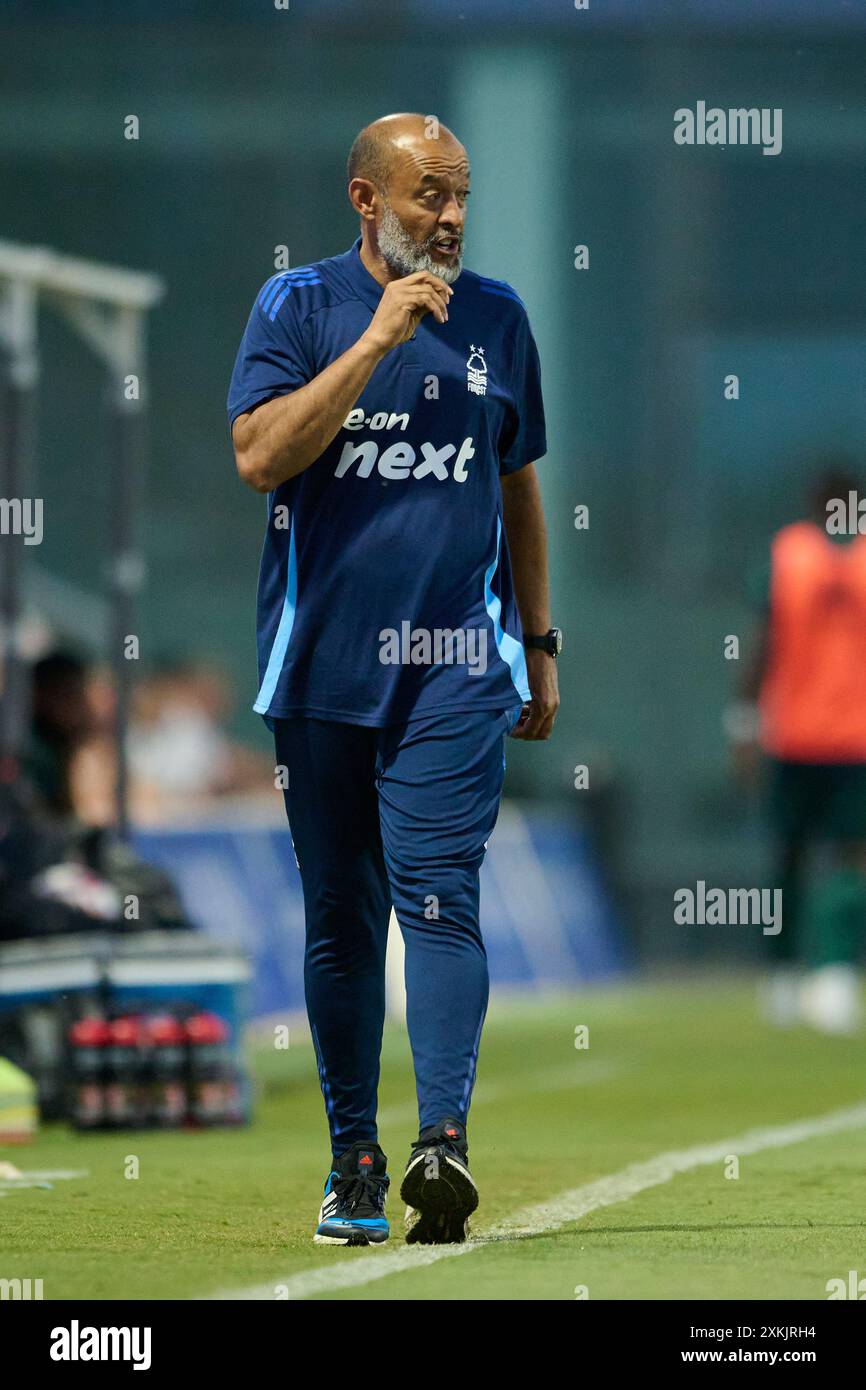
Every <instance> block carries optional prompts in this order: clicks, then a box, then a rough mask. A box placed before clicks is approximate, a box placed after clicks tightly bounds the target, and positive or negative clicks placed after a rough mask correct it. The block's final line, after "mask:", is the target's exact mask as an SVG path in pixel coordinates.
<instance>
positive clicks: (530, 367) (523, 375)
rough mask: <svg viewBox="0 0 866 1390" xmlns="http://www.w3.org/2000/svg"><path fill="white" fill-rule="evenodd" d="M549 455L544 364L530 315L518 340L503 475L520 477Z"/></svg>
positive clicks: (503, 439) (503, 437)
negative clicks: (540, 356)
mask: <svg viewBox="0 0 866 1390" xmlns="http://www.w3.org/2000/svg"><path fill="white" fill-rule="evenodd" d="M546 453H547V436H546V433H545V427H544V402H543V400H542V396H541V364H540V362H539V360H538V349H537V347H536V346H535V339H534V338H533V336H532V330H531V329H530V327H529V320H528V318H527V317H526V314H525V313H524V314H522V315H521V319H520V322H519V324H518V327H517V331H516V334H515V339H514V354H513V358H512V367H511V400H510V401H509V405H508V409H507V410H506V415H505V422H504V424H503V427H502V430H501V432H500V435H499V472H500V473H516V472H517V470H518V469H519V468H525V466H526V464H528V463H534V461H535V460H536V459H540V458H542V457H543V456H544V454H546Z"/></svg>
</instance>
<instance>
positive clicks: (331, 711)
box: [228, 238, 547, 726]
mask: <svg viewBox="0 0 866 1390" xmlns="http://www.w3.org/2000/svg"><path fill="white" fill-rule="evenodd" d="M360 245H361V242H360V238H359V239H358V241H356V242H355V244H354V246H353V247H352V248H351V250H349V251H347V252H346V253H345V254H344V255H341V256H332V257H329V258H328V259H327V260H322V261H317V262H316V263H315V264H314V265H309V266H305V267H304V268H303V269H300V270H291V271H286V272H285V273H283V274H279V275H275V276H273V277H272V278H271V279H270V280H268V281H267V283H266V284H265V286H264V288H263V289H262V291H261V293H260V294H259V296H258V298H257V300H256V303H255V304H254V305H253V309H252V312H251V314H250V318H249V322H248V324H247V328H246V332H245V333H244V336H243V339H242V341H241V345H240V349H239V351H238V356H237V361H236V362H235V368H234V372H233V374H232V380H231V385H230V387H229V397H228V412H229V422H230V423H232V422H234V420H235V419H236V418H237V416H238V415H241V414H243V413H244V412H245V411H248V410H251V409H252V408H253V407H254V406H256V405H258V404H260V403H261V402H262V401H266V400H268V399H270V398H271V397H273V396H282V395H286V394H288V393H289V392H291V391H294V390H297V388H298V387H300V386H304V385H305V384H306V383H307V382H309V381H311V380H312V379H313V378H314V377H315V376H317V375H318V374H319V373H320V372H322V371H324V369H325V368H326V367H327V366H328V365H329V364H330V363H331V362H333V361H335V360H336V358H338V357H340V356H341V355H342V354H343V353H344V352H345V351H346V350H347V349H348V348H349V347H351V346H352V344H353V343H355V342H357V340H358V338H359V337H360V336H361V334H362V333H363V332H364V330H365V329H366V328H367V327H368V326H369V323H370V320H371V319H372V317H373V314H374V312H375V310H376V308H377V307H378V304H379V301H380V299H381V297H382V293H383V291H382V287H381V286H380V285H379V284H378V282H377V281H376V280H374V278H373V277H372V275H370V273H369V272H368V271H367V270H366V269H365V267H364V265H363V262H362V261H361V257H360ZM453 289H454V294H453V296H452V298H451V302H450V304H449V306H448V322H447V323H445V324H439V323H437V322H436V320H435V319H434V318H433V316H432V314H426V315H425V316H424V318H423V319H422V320H421V322H420V324H419V326H418V330H417V332H416V334H415V337H414V338H413V339H412V340H411V341H409V342H407V343H404V344H402V345H401V346H399V347H396V348H394V349H392V351H391V352H389V353H388V354H387V355H386V356H385V357H384V358H383V359H382V361H381V362H380V363H379V364H378V366H377V367H376V369H375V371H374V372H373V375H372V376H371V377H370V380H369V381H368V383H367V385H366V386H365V388H364V390H363V392H362V393H361V395H360V397H359V399H358V401H357V403H356V405H355V407H354V409H353V410H351V411H350V412H349V414H348V415H347V417H346V420H345V421H344V423H343V426H342V428H341V429H340V430H339V432H338V433H337V435H336V438H335V439H334V440H333V441H332V442H331V444H329V445H328V447H327V449H325V451H324V453H323V454H322V455H321V456H320V457H319V458H318V459H317V460H316V461H315V463H313V464H311V465H310V467H309V468H307V469H306V470H305V471H304V472H303V473H300V474H298V476H297V477H295V478H292V479H291V480H290V481H289V482H286V483H282V484H281V485H280V486H279V487H278V488H276V489H275V490H274V491H273V492H271V493H269V495H268V525H267V531H266V534H265V540H264V546H263V550H262V558H261V568H260V572H259V588H258V658H259V693H258V697H257V699H256V702H255V706H254V708H255V709H256V710H257V711H258V712H259V713H260V714H262V715H264V716H265V720H266V722H267V723H268V724H271V721H272V720H273V719H279V718H283V717H288V716H293V715H299V714H300V715H308V716H313V717H316V718H321V719H334V720H338V721H344V722H349V723H353V724H365V725H371V726H384V725H387V724H391V723H398V722H402V721H403V720H406V719H410V718H412V717H416V716H419V715H427V714H431V713H435V712H442V711H445V710H462V709H506V708H508V707H511V706H514V705H515V704H517V703H518V701H519V700H528V699H529V687H528V684H527V679H526V662H525V659H524V654H523V644H522V633H521V629H520V619H519V617H518V613H517V607H516V604H515V600H514V593H513V588H512V579H511V565H510V561H509V557H508V546H507V543H506V538H505V531H504V527H503V523H502V499H501V493H500V487H499V475H500V474H502V473H512V472H514V471H515V470H517V469H518V468H522V467H524V465H526V464H527V463H531V462H533V461H534V460H535V459H538V458H540V457H541V456H542V455H543V454H544V453H545V451H546V447H547V446H546V442H545V431H544V408H543V404H542V398H541V382H540V369H539V362H538V353H537V350H536V347H535V342H534V340H533V337H532V333H531V331H530V327H529V321H528V319H527V315H526V310H525V308H524V306H523V303H522V302H521V300H520V299H519V298H518V296H517V295H516V294H515V292H514V290H513V289H511V287H510V286H509V285H507V284H505V283H504V282H503V281H500V280H488V279H485V278H484V277H483V276H481V275H475V274H474V273H473V272H472V271H470V270H463V271H462V272H461V274H460V276H459V278H458V279H457V280H456V281H455V283H454V286H453Z"/></svg>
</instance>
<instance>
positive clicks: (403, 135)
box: [346, 111, 466, 193]
mask: <svg viewBox="0 0 866 1390" xmlns="http://www.w3.org/2000/svg"><path fill="white" fill-rule="evenodd" d="M440 141H441V142H443V146H445V147H448V148H449V151H450V152H452V153H453V154H458V153H459V152H462V153H463V155H464V157H465V154H466V151H465V150H464V149H463V146H462V145H461V144H460V141H459V140H458V139H457V137H456V136H455V135H453V134H452V132H451V131H450V130H449V129H448V127H447V126H444V125H440V124H439V122H438V121H437V120H436V118H435V116H422V115H420V114H419V113H418V112H417V111H401V112H398V113H397V114H396V115H393V116H382V117H380V119H379V120H378V121H373V122H372V123H371V124H370V125H368V126H365V127H364V129H363V130H362V131H361V132H360V133H359V134H358V135H356V137H355V140H354V143H353V145H352V148H351V150H350V151H349V159H348V162H347V166H346V172H347V173H348V175H349V181H350V182H351V180H352V179H369V181H370V183H372V184H373V185H374V186H375V187H376V188H378V189H379V191H380V192H381V193H385V192H387V189H388V186H389V184H390V182H391V179H392V177H393V175H394V172H395V169H396V168H397V166H398V165H399V164H400V163H402V162H403V161H404V160H408V161H412V160H416V159H419V158H420V159H423V158H424V155H425V153H429V151H430V148H431V146H433V147H434V148H435V146H436V144H437V142H440Z"/></svg>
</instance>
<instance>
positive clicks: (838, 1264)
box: [0, 981, 866, 1300]
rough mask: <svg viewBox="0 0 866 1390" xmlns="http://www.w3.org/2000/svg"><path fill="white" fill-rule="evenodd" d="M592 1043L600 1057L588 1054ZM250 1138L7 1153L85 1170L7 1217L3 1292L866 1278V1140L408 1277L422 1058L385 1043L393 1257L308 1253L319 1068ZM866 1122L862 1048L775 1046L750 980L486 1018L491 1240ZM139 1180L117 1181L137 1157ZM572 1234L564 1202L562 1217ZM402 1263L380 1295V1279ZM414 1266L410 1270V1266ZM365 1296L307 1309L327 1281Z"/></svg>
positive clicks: (748, 1167)
mask: <svg viewBox="0 0 866 1390" xmlns="http://www.w3.org/2000/svg"><path fill="white" fill-rule="evenodd" d="M578 1025H587V1026H588V1028H589V1044H590V1045H589V1048H588V1049H587V1050H577V1049H575V1046H574V1037H575V1028H576V1026H578ZM253 1064H254V1068H255V1073H256V1077H257V1086H258V1101H257V1106H256V1119H255V1123H254V1125H253V1127H252V1128H251V1129H249V1130H244V1131H238V1132H227V1131H219V1132H210V1133H207V1132H203V1133H195V1134H188V1133H177V1134H145V1133H124V1134H117V1135H101V1136H97V1135H88V1136H77V1135H75V1134H73V1133H71V1131H70V1130H68V1129H67V1128H66V1127H64V1126H56V1125H55V1126H49V1127H46V1128H45V1129H43V1131H42V1132H41V1133H40V1135H39V1137H38V1139H37V1141H36V1142H35V1144H33V1145H31V1146H28V1147H27V1148H26V1149H18V1150H14V1151H13V1150H4V1151H2V1152H0V1158H7V1159H11V1160H13V1161H14V1162H16V1163H17V1164H18V1165H19V1166H20V1167H22V1168H25V1169H64V1168H66V1169H87V1170H88V1176H87V1177H80V1178H74V1179H71V1180H69V1181H58V1182H57V1183H56V1184H55V1186H54V1187H53V1189H52V1190H51V1191H44V1190H37V1189H33V1190H25V1191H15V1192H9V1193H7V1194H5V1195H4V1196H2V1198H0V1223H2V1236H0V1275H2V1276H3V1277H4V1278H10V1279H11V1278H16V1277H20V1278H28V1277H29V1278H31V1279H37V1278H41V1279H42V1280H43V1288H44V1297H45V1298H46V1299H56V1298H71V1299H78V1298H81V1299H85V1298H96V1299H139V1298H172V1299H177V1298H202V1297H208V1296H212V1295H214V1294H224V1293H225V1292H227V1291H235V1290H239V1289H240V1290H242V1289H247V1290H249V1289H256V1290H258V1294H259V1296H272V1297H276V1296H285V1293H284V1291H283V1292H282V1293H277V1292H271V1290H274V1291H276V1290H278V1289H282V1286H283V1285H284V1284H285V1281H286V1280H288V1279H293V1280H295V1283H294V1284H292V1285H289V1286H288V1288H289V1290H290V1296H291V1297H298V1296H310V1295H312V1296H315V1297H331V1298H352V1299H359V1298H370V1299H391V1298H397V1299H414V1298H421V1299H423V1298H431V1299H469V1298H472V1299H498V1298H503V1299H509V1300H511V1299H568V1300H572V1299H574V1298H575V1290H576V1289H578V1288H579V1287H583V1288H585V1289H586V1290H587V1291H588V1296H589V1298H590V1299H644V1298H661V1299H677V1298H700V1299H710V1300H714V1299H728V1298H731V1299H740V1298H746V1299H777V1298H781V1299H826V1298H827V1291H826V1286H827V1281H828V1280H830V1279H834V1278H842V1279H846V1280H847V1278H848V1272H849V1270H852V1269H856V1270H858V1271H859V1273H860V1277H862V1276H864V1275H866V1254H864V1248H866V1247H864V1244H863V1234H864V1218H863V1211H864V1208H866V1127H863V1128H859V1127H854V1128H851V1129H847V1130H845V1131H843V1132H840V1133H833V1134H827V1135H823V1136H821V1135H819V1136H815V1137H806V1138H804V1139H802V1140H800V1142H796V1143H789V1144H786V1145H785V1146H782V1147H775V1148H774V1147H767V1148H762V1149H760V1150H759V1151H758V1152H756V1153H754V1154H752V1155H751V1156H743V1157H742V1158H741V1159H740V1166H739V1177H737V1178H731V1177H726V1175H725V1172H726V1167H725V1164H724V1163H723V1162H721V1161H713V1162H710V1163H703V1164H700V1165H698V1166H693V1167H690V1168H689V1169H688V1171H685V1172H681V1173H679V1174H677V1175H675V1176H673V1177H672V1178H671V1179H670V1180H669V1181H665V1182H662V1183H659V1184H657V1185H655V1186H651V1187H647V1188H645V1189H643V1190H640V1191H637V1192H635V1193H634V1194H633V1195H631V1196H626V1197H625V1198H623V1199H621V1200H616V1201H615V1202H613V1203H612V1204H610V1205H606V1206H603V1207H599V1208H597V1209H595V1210H592V1211H590V1212H589V1213H588V1214H586V1215H585V1216H583V1217H582V1218H581V1219H579V1220H577V1221H572V1222H570V1223H569V1224H567V1225H565V1226H564V1227H561V1228H559V1229H555V1230H553V1231H547V1232H545V1230H544V1223H543V1221H542V1222H541V1223H540V1224H539V1223H536V1227H537V1228H536V1229H534V1230H533V1231H532V1232H529V1233H526V1234H525V1235H523V1236H521V1237H513V1238H510V1239H494V1240H491V1241H489V1242H487V1243H484V1242H482V1243H480V1244H479V1245H478V1246H477V1248H473V1249H472V1251H471V1252H470V1253H469V1254H467V1255H464V1256H461V1257H460V1258H451V1257H447V1258H444V1259H440V1260H437V1261H436V1262H435V1263H431V1264H424V1263H423V1262H422V1261H421V1260H418V1261H415V1260H414V1256H415V1255H416V1254H418V1252H417V1251H409V1250H407V1249H406V1247H405V1246H404V1245H403V1242H402V1208H401V1205H400V1202H399V1198H398V1196H397V1188H398V1187H399V1177H400V1174H401V1172H402V1168H403V1165H404V1163H405V1159H406V1156H407V1152H408V1144H409V1142H410V1140H411V1138H412V1137H413V1131H414V1123H415V1120H414V1107H413V1084H412V1079H411V1068H410V1065H409V1053H408V1043H407V1041H406V1038H405V1035H404V1034H403V1033H402V1032H401V1030H398V1029H389V1031H388V1033H387V1036H386V1041H385V1048H384V1053H383V1068H382V1085H381V1091H380V1105H381V1112H382V1124H381V1135H380V1138H381V1142H382V1144H383V1147H384V1149H385V1151H386V1153H387V1154H388V1156H389V1160H390V1163H389V1167H390V1172H391V1174H392V1183H393V1186H392V1196H391V1199H390V1201H389V1216H390V1218H391V1224H392V1236H391V1240H390V1241H389V1242H388V1243H387V1244H386V1245H384V1246H380V1247H378V1248H377V1249H371V1250H366V1249H361V1250H346V1249H343V1248H339V1247H319V1246H315V1245H314V1244H313V1242H312V1239H311V1236H312V1231H313V1226H314V1221H315V1217H316V1213H317V1211H318V1203H319V1200H320V1194H321V1185H322V1182H323V1180H324V1177H325V1173H326V1171H327V1163H328V1150H327V1145H326V1143H325V1137H324V1121H323V1107H322V1101H321V1096H320V1093H319V1089H318V1079H317V1076H316V1071H315V1066H314V1062H313V1056H312V1052H311V1048H310V1045H309V1042H308V1040H307V1038H306V1036H305V1035H304V1033H303V1031H302V1030H300V1029H298V1030H297V1035H296V1037H295V1036H293V1038H292V1046H291V1047H290V1048H289V1050H288V1051H277V1050H274V1049H267V1048H265V1049H258V1050H256V1051H255V1052H254V1054H253ZM864 1099H866V1042H864V1041H861V1040H857V1041H852V1040H848V1039H836V1038H826V1037H821V1036H818V1035H816V1034H813V1033H811V1032H807V1031H806V1030H805V1029H799V1028H797V1029H794V1030H791V1031H788V1032H777V1031H773V1030H771V1029H769V1028H768V1027H766V1026H765V1025H763V1024H762V1023H761V1022H760V1020H759V1019H758V1017H757V1016H756V1011H755V1006H754V990H753V987H752V985H751V983H749V982H748V981H745V982H735V983H731V982H728V983H724V984H719V983H715V984H714V983H712V982H708V981H703V982H700V983H694V982H691V983H679V984H676V985H673V984H671V985H663V986H659V985H647V984H644V985H642V986H638V987H636V988H628V989H626V988H621V989H616V990H603V991H585V992H582V993H581V994H579V995H575V996H574V997H564V996H557V997H556V998H553V999H547V1000H545V999H541V998H534V999H532V1000H529V999H524V1000H522V1001H520V1002H514V1003H504V1002H503V1003H500V1004H499V1005H497V1006H494V1007H493V1008H492V1009H491V1012H490V1016H489V1019H488V1025H487V1029H486V1033H485V1038H484V1041H483V1044H482V1052H481V1059H480V1066H479V1082H478V1088H477V1091H476V1100H475V1103H474V1105H473V1110H472V1114H471V1117H470V1155H471V1161H472V1168H473V1172H474V1174H475V1177H476V1180H477V1182H478V1185H479V1189H480V1192H481V1206H480V1208H479V1210H478V1212H477V1213H476V1217H475V1219H474V1225H473V1229H474V1232H475V1233H476V1234H477V1235H478V1236H483V1235H484V1234H485V1232H489V1231H491V1229H492V1228H494V1227H496V1226H497V1225H498V1224H499V1223H503V1222H507V1220H508V1218H509V1217H510V1216H513V1214H514V1213H516V1212H520V1211H522V1210H523V1209H525V1208H527V1207H529V1206H534V1205H537V1204H539V1203H542V1202H545V1201H546V1200H547V1199H551V1198H555V1197H556V1195H557V1194H559V1193H562V1192H565V1191H568V1190H571V1189H574V1188H578V1187H582V1186H583V1185H585V1184H589V1183H592V1182H595V1181H597V1180H598V1179H601V1178H604V1177H606V1176H608V1175H611V1174H617V1173H619V1172H621V1170H622V1169H624V1168H625V1167H626V1166H627V1165H629V1164H633V1163H644V1162H646V1161H647V1160H650V1159H653V1158H654V1157H656V1156H657V1155H659V1154H663V1153H668V1152H670V1151H671V1150H680V1149H691V1148H693V1147H694V1146H696V1145H699V1144H705V1143H706V1144H714V1143H716V1142H718V1141H723V1140H726V1139H728V1138H730V1137H735V1136H739V1135H741V1134H743V1133H744V1132H746V1131H749V1130H752V1129H755V1128H760V1129H764V1128H767V1127H773V1126H781V1125H785V1124H789V1123H791V1122H794V1121H801V1120H810V1119H812V1118H815V1117H819V1116H822V1115H826V1114H828V1113H829V1112H831V1111H834V1110H840V1109H843V1108H845V1107H849V1106H853V1105H856V1104H858V1103H859V1102H861V1101H862V1100H864ZM131 1155H134V1156H136V1157H137V1159H138V1162H139V1177H138V1178H136V1179H130V1178H127V1177H125V1176H124V1174H125V1169H126V1166H127V1164H128V1159H129V1156H131ZM550 1211H551V1212H552V1213H554V1214H555V1212H556V1203H555V1202H552V1203H551V1204H550ZM394 1255H401V1256H402V1257H403V1263H402V1264H400V1266H399V1267H398V1268H395V1269H394V1270H393V1271H390V1267H386V1268H387V1269H388V1271H389V1272H386V1273H385V1275H384V1277H378V1278H375V1279H370V1280H367V1281H366V1282H364V1280H365V1273H364V1262H365V1261H371V1260H381V1259H382V1258H383V1257H391V1256H394ZM407 1257H408V1261H409V1263H407V1262H406V1258H407ZM347 1262H350V1263H351V1269H352V1270H353V1271H357V1272H358V1278H359V1280H360V1281H361V1282H358V1283H355V1284H353V1285H351V1286H349V1287H346V1286H345V1283H344V1284H343V1285H342V1286H340V1285H339V1284H336V1285H334V1286H333V1287H327V1286H325V1287H324V1288H322V1289H319V1290H316V1289H315V1287H314V1286H312V1285H309V1286H307V1285H304V1286H303V1287H302V1288H299V1286H298V1284H297V1280H298V1277H299V1276H301V1277H302V1279H303V1278H305V1277H306V1276H307V1275H308V1274H309V1273H310V1272H311V1271H313V1272H315V1271H325V1278H326V1279H327V1278H331V1277H332V1276H331V1275H330V1274H328V1273H327V1272H328V1271H332V1270H339V1269H342V1270H345V1268H346V1265H347Z"/></svg>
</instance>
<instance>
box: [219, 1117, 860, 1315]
mask: <svg viewBox="0 0 866 1390" xmlns="http://www.w3.org/2000/svg"><path fill="white" fill-rule="evenodd" d="M863 1127H866V1102H864V1103H862V1104H860V1105H854V1106H850V1107H849V1108H848V1109H846V1110H835V1111H832V1112H831V1113H830V1114H828V1115H819V1116H817V1117H815V1118H814V1119H810V1120H794V1121H792V1122H791V1123H790V1124H786V1125H776V1126H774V1127H773V1128H767V1129H750V1130H747V1131H746V1133H745V1134H740V1135H738V1136H737V1137H736V1138H733V1139H725V1140H720V1141H718V1142H716V1143H712V1144H698V1145H696V1146H695V1147H693V1148H690V1149H672V1150H670V1151H669V1152H668V1153H662V1154H657V1155H656V1157H655V1158H650V1159H647V1160H645V1161H644V1162H643V1163H631V1164H629V1165H628V1167H626V1168H622V1169H620V1171H619V1172H618V1173H611V1174H609V1176H608V1177H605V1178H597V1179H596V1181H595V1182H590V1183H585V1184H584V1186H583V1187H573V1188H571V1189H570V1190H569V1191H567V1192H561V1193H560V1194H559V1196H558V1197H552V1198H550V1199H549V1200H547V1201H545V1202H539V1203H537V1204H536V1205H535V1206H531V1207H525V1208H524V1209H523V1211H521V1212H518V1213H517V1214H516V1215H515V1216H513V1217H511V1218H510V1219H508V1220H506V1221H504V1222H501V1223H499V1224H498V1225H497V1226H493V1227H492V1228H491V1229H490V1230H488V1231H486V1232H483V1233H482V1234H480V1235H479V1236H476V1237H474V1238H473V1239H472V1240H470V1241H468V1242H467V1243H466V1244H465V1245H428V1246H421V1247H419V1246H403V1248H402V1249H399V1250H394V1251H391V1252H389V1253H388V1254H383V1255H372V1254H370V1253H369V1252H368V1250H358V1251H355V1252H353V1255H352V1256H351V1257H348V1258H343V1259H341V1260H340V1261H339V1263H338V1264H334V1265H331V1266H330V1267H324V1268H320V1269H306V1270H302V1271H301V1273H300V1274H292V1275H288V1276H287V1277H286V1278H284V1279H274V1280H272V1281H271V1282H270V1283H268V1284H256V1285H254V1286H252V1287H250V1288H245V1289H232V1290H229V1291H227V1292H224V1293H217V1294H211V1295H209V1297H210V1298H214V1299H245V1300H251V1299H256V1300H275V1299H286V1298H289V1299H303V1298H315V1297H316V1295H317V1294H328V1293H335V1292H336V1291H337V1290H338V1289H351V1288H360V1287H362V1286H363V1285H365V1284H371V1283H373V1281H374V1280H376V1279H387V1278H388V1276H389V1275H391V1274H400V1273H401V1272H403V1271H405V1270H413V1269H421V1268H423V1267H424V1266H425V1265H431V1264H436V1263H437V1262H438V1261H439V1260H448V1259H454V1258H456V1257H457V1256H460V1255H471V1254H472V1253H473V1251H475V1250H480V1249H483V1247H484V1246H485V1245H489V1244H492V1243H493V1242H496V1241H503V1240H519V1239H521V1238H522V1237H524V1236H537V1235H543V1234H546V1233H547V1232H548V1231H558V1230H560V1229H561V1227H563V1226H568V1225H570V1224H571V1223H572V1222H574V1221H579V1220H580V1218H581V1217H582V1216H586V1215H587V1214H588V1213H589V1212H591V1211H597V1210H598V1208H599V1207H607V1206H611V1205H613V1204H614V1203H616V1202H624V1201H627V1200H628V1198H629V1197H634V1196H635V1195H636V1194H637V1193H638V1192H643V1191H645V1190H646V1189H647V1188H650V1187H658V1186H659V1185H660V1184H662V1183H665V1182H669V1181H670V1179H671V1178H673V1177H675V1176H676V1175H677V1174H678V1173H686V1172H688V1171H689V1170H690V1169H692V1168H700V1167H703V1166H704V1165H706V1164H708V1163H723V1162H724V1160H725V1159H726V1158H727V1156H728V1155H729V1154H736V1155H737V1157H738V1158H743V1157H744V1156H745V1155H747V1154H755V1153H760V1152H761V1151H762V1150H764V1149H781V1148H784V1147H785V1146H786V1145H788V1144H800V1143H803V1141H804V1140H807V1139H821V1138H823V1137H824V1136H826V1135H828V1134H840V1133H842V1132H843V1131H844V1130H849V1129H860V1128H863Z"/></svg>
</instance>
